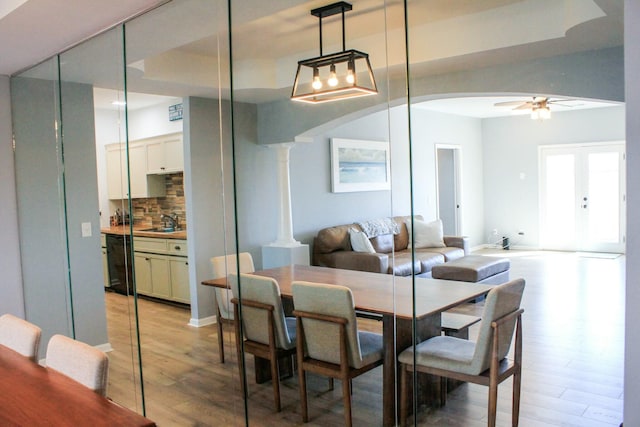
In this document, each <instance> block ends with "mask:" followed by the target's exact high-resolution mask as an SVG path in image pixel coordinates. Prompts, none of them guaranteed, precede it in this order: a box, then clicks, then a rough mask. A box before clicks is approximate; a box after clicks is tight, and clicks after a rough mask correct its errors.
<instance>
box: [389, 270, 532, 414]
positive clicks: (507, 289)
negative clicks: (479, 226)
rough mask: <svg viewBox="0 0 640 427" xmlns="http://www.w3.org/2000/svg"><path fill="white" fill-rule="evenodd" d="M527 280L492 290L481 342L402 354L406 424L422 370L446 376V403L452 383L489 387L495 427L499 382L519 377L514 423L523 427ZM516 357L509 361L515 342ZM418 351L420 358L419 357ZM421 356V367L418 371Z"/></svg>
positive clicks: (448, 340)
mask: <svg viewBox="0 0 640 427" xmlns="http://www.w3.org/2000/svg"><path fill="white" fill-rule="evenodd" d="M523 292H524V280H523V279H516V280H512V281H510V282H507V283H505V284H502V285H498V286H496V287H494V288H493V289H491V291H489V294H488V295H487V299H486V300H485V306H484V312H483V314H482V320H481V323H480V332H479V335H478V340H477V342H472V341H468V340H466V339H460V338H456V337H451V336H437V337H433V338H429V339H428V340H426V341H423V342H421V343H419V344H418V345H416V346H415V351H414V347H409V348H408V349H406V350H404V351H403V352H402V353H400V355H399V356H398V361H399V362H400V364H401V365H400V366H401V368H400V369H401V375H400V389H401V399H400V423H401V425H405V424H406V419H407V404H408V402H407V400H408V387H409V384H411V383H412V381H410V378H409V373H410V372H412V371H414V370H417V371H418V372H425V373H428V374H431V375H436V376H439V377H441V381H440V400H441V404H443V405H444V404H445V402H446V394H447V387H446V379H447V378H453V379H456V380H460V381H468V382H472V383H475V384H481V385H486V386H489V405H488V425H489V426H495V423H496V410H497V396H498V384H500V383H501V382H502V381H504V380H505V379H507V378H509V377H510V376H512V375H513V400H512V415H511V416H512V425H513V426H517V425H518V419H519V411H520V375H521V369H522V366H521V365H522V325H521V319H522V312H523V311H524V310H523V309H521V308H520V302H521V300H522V294H523ZM514 330H515V343H514V359H513V360H512V361H511V360H508V359H506V356H507V353H508V352H509V348H510V347H511V342H512V340H513V335H514ZM414 353H415V354H414ZM414 357H415V367H414Z"/></svg>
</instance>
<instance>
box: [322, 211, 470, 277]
mask: <svg viewBox="0 0 640 427" xmlns="http://www.w3.org/2000/svg"><path fill="white" fill-rule="evenodd" d="M409 218H410V217H409V216H398V217H393V218H392V219H393V221H395V223H396V224H397V225H398V233H397V234H383V235H379V236H375V237H371V238H370V239H369V241H370V242H371V245H372V246H373V249H374V250H375V252H374V253H367V252H356V251H354V250H353V248H352V245H351V237H350V232H349V230H350V229H355V230H357V231H362V227H361V226H360V225H359V224H355V223H354V224H345V225H337V226H334V227H327V228H323V229H322V230H320V231H319V232H318V234H317V236H316V237H315V239H314V242H313V259H312V263H313V265H318V266H323V267H333V268H344V269H348V270H359V271H371V272H375V273H388V274H395V275H397V276H409V275H411V274H412V272H413V273H415V274H421V275H424V276H429V274H430V272H431V268H432V267H433V266H435V265H438V264H443V263H445V262H447V261H452V260H455V259H459V258H462V257H463V256H465V255H466V254H468V252H469V242H468V238H466V237H457V236H443V241H444V245H445V246H444V247H421V248H419V249H415V262H412V256H411V249H409V248H408V246H409V231H408V229H407V226H406V221H407V220H408V219H409ZM414 218H416V219H419V220H422V217H421V216H419V215H416V216H414Z"/></svg>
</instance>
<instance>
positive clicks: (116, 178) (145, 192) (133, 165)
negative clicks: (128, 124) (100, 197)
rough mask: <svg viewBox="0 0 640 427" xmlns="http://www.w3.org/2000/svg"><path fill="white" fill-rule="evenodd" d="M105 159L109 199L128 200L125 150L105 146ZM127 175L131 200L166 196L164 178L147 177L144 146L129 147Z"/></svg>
mask: <svg viewBox="0 0 640 427" xmlns="http://www.w3.org/2000/svg"><path fill="white" fill-rule="evenodd" d="M106 159H107V193H108V194H109V199H126V198H128V196H129V188H128V185H127V183H128V181H127V176H128V172H127V157H126V150H125V149H124V148H123V147H122V145H121V144H109V145H107V146H106ZM129 173H130V176H131V198H132V199H137V198H147V197H162V196H164V195H165V194H166V187H165V182H164V177H162V176H159V175H147V148H146V144H130V145H129Z"/></svg>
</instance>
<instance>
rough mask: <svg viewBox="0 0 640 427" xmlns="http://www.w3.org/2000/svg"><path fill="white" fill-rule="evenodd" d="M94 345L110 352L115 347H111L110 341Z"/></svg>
mask: <svg viewBox="0 0 640 427" xmlns="http://www.w3.org/2000/svg"><path fill="white" fill-rule="evenodd" d="M94 347H95V348H97V349H98V350H101V351H104V352H105V353H109V352H110V351H113V347H111V343H108V342H107V343H104V344H98V345H96V346H94Z"/></svg>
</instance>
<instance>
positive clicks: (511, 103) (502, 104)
mask: <svg viewBox="0 0 640 427" xmlns="http://www.w3.org/2000/svg"><path fill="white" fill-rule="evenodd" d="M526 102H527V101H506V102H496V103H495V104H493V105H494V107H513V106H514V105H520V104H522V103H526Z"/></svg>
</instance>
